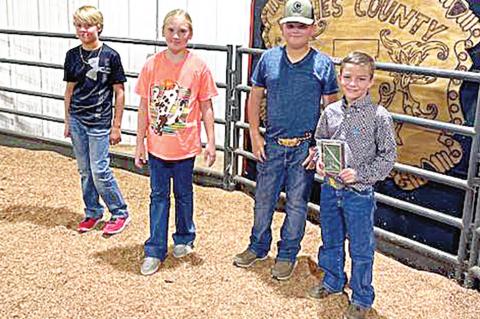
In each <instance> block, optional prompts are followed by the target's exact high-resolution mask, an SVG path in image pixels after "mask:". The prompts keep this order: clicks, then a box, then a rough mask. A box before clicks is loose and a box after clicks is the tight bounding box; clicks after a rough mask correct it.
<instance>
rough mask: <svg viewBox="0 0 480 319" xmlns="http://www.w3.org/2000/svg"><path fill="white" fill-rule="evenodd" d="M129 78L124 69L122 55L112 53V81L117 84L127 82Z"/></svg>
mask: <svg viewBox="0 0 480 319" xmlns="http://www.w3.org/2000/svg"><path fill="white" fill-rule="evenodd" d="M126 81H127V78H126V77H125V72H124V70H123V65H122V60H121V58H120V55H119V54H118V53H116V52H115V54H113V55H112V60H111V73H110V83H111V84H117V83H123V82H126Z"/></svg>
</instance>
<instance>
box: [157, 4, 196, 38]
mask: <svg viewBox="0 0 480 319" xmlns="http://www.w3.org/2000/svg"><path fill="white" fill-rule="evenodd" d="M173 17H183V18H184V19H185V21H186V22H187V24H188V29H189V30H190V34H191V35H193V23H192V18H191V17H190V14H188V12H187V11H185V10H182V9H175V10H172V11H170V12H169V13H167V14H166V15H165V18H163V26H162V36H165V28H166V26H167V23H168V21H169V20H170V19H172V18H173Z"/></svg>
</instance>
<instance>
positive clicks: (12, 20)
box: [0, 0, 250, 143]
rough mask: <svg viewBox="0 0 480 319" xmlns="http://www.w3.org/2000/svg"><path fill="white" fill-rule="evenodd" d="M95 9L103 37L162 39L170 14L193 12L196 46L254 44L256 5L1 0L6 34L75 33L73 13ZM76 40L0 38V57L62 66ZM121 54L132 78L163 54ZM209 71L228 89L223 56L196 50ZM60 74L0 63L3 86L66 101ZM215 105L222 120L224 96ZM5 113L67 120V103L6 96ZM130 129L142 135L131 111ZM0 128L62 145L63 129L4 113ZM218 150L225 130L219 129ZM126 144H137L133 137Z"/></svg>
mask: <svg viewBox="0 0 480 319" xmlns="http://www.w3.org/2000/svg"><path fill="white" fill-rule="evenodd" d="M85 4H92V5H95V6H97V7H98V8H99V9H100V10H101V11H102V13H103V15H104V20H105V21H104V22H105V26H104V31H103V33H102V35H104V36H112V37H130V38H138V39H151V40H154V39H157V40H161V39H162V37H161V29H160V28H161V25H162V20H163V17H164V15H165V14H166V13H167V12H168V11H170V10H172V9H176V8H182V9H185V10H187V11H188V12H189V13H190V14H191V16H192V19H193V27H194V36H193V39H192V42H193V43H202V44H221V45H225V44H234V45H235V44H241V45H245V46H246V45H248V38H249V25H250V1H246V0H244V1H239V0H236V1H225V0H190V1H189V0H171V1H167V0H136V1H135V0H103V1H102V0H97V1H80V0H68V1H67V0H0V28H1V29H12V30H27V31H28V30H32V31H46V32H60V33H74V31H75V30H74V28H73V25H72V14H73V12H74V11H75V9H76V8H78V7H80V6H82V5H85ZM78 44H79V41H77V40H68V39H50V38H38V37H29V36H15V35H0V57H3V58H14V59H22V60H29V61H42V62H49V63H56V64H63V61H64V57H65V53H66V51H67V50H68V49H69V48H71V47H73V46H76V45H78ZM111 46H112V47H114V48H115V49H116V50H117V51H118V52H119V53H120V55H121V57H122V61H123V64H124V68H125V70H127V71H131V72H139V71H140V69H141V67H142V65H143V63H144V61H145V58H146V57H147V55H149V54H152V53H153V52H155V51H159V50H162V49H163V48H153V47H148V46H143V45H127V44H118V43H113V44H111ZM197 53H198V54H200V55H201V56H202V57H203V58H204V59H205V60H206V61H207V63H208V64H209V66H210V68H211V69H212V72H213V74H214V77H215V79H216V80H217V81H220V82H225V54H220V53H215V52H206V51H197ZM62 78H63V73H62V71H61V70H51V69H45V68H35V67H28V66H18V65H9V64H4V63H0V86H7V87H13V88H18V89H26V90H35V91H42V92H46V93H53V94H60V95H63V90H64V87H65V84H64V82H63V81H62ZM134 86H135V79H129V81H128V82H127V85H126V103H127V104H129V105H138V97H137V96H136V95H135V94H134V93H133V87H134ZM220 92H221V93H220V96H219V97H218V98H216V99H215V101H214V102H215V112H216V117H223V114H224V92H223V90H220ZM0 105H1V106H2V107H7V108H14V109H18V110H24V111H31V112H35V113H41V114H47V115H52V116H56V117H63V102H62V101H56V100H52V99H46V98H37V97H29V96H26V95H21V94H13V93H8V92H0ZM123 126H124V128H129V129H135V128H136V116H135V114H132V113H131V112H127V113H126V114H125V116H124V124H123ZM0 127H4V128H8V129H14V130H21V131H25V132H28V133H33V134H39V135H43V136H47V137H53V138H61V137H62V135H63V125H61V124H57V123H42V121H40V120H33V119H26V118H24V117H19V116H14V115H8V114H0ZM216 135H217V143H219V142H221V141H223V130H222V129H221V127H218V129H217V133H216ZM126 142H129V143H133V142H134V140H133V139H132V138H130V139H127V141H126Z"/></svg>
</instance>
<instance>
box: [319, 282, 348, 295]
mask: <svg viewBox="0 0 480 319" xmlns="http://www.w3.org/2000/svg"><path fill="white" fill-rule="evenodd" d="M322 287H323V288H325V290H326V291H328V292H329V293H332V294H335V293H337V292H342V291H343V289H340V290H336V289H333V288H332V287H330V286H329V285H328V284H326V283H325V282H323V283H322Z"/></svg>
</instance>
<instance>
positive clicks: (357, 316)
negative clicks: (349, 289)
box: [343, 303, 370, 319]
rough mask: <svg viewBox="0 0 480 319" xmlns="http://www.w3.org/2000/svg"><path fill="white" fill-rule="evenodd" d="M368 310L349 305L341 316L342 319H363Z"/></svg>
mask: <svg viewBox="0 0 480 319" xmlns="http://www.w3.org/2000/svg"><path fill="white" fill-rule="evenodd" d="M369 310H370V308H363V307H360V306H358V305H355V304H353V303H351V304H350V305H348V308H347V310H346V311H345V313H344V314H343V318H344V319H365V318H367V313H368V311H369Z"/></svg>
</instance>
